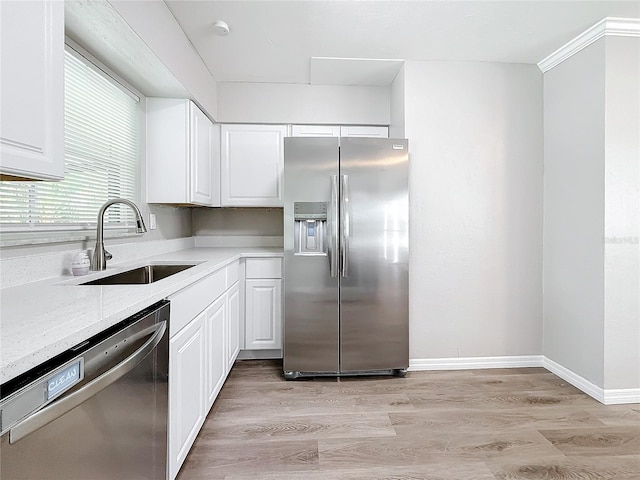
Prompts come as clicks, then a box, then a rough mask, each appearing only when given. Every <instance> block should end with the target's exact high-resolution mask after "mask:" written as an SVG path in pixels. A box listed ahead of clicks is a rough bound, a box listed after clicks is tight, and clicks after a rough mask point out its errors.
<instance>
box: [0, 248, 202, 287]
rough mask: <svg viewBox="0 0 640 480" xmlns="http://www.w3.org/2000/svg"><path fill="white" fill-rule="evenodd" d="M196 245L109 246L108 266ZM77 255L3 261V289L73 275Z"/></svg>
mask: <svg viewBox="0 0 640 480" xmlns="http://www.w3.org/2000/svg"><path fill="white" fill-rule="evenodd" d="M194 246H195V239H194V238H193V237H184V238H177V239H173V240H152V241H148V242H132V243H121V244H117V245H107V250H108V251H109V252H110V253H111V254H112V255H113V259H112V260H110V261H109V265H117V264H120V263H124V262H130V261H133V260H136V259H139V258H144V257H150V256H153V255H160V254H162V253H168V252H173V251H176V250H184V249H186V248H192V247H194ZM84 251H87V250H84ZM78 252H80V250H79V249H74V250H65V251H57V252H53V253H39V254H36V255H25V256H22V257H12V258H6V259H5V258H3V259H1V260H0V273H1V274H0V288H7V287H14V286H16V285H22V284H24V283H30V282H36V281H39V280H44V279H46V278H51V277H59V276H61V275H71V261H72V259H73V257H74V256H75V255H77V254H78Z"/></svg>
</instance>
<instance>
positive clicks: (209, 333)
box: [205, 295, 227, 411]
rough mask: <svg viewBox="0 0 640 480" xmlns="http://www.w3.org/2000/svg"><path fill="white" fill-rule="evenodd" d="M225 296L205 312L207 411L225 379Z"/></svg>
mask: <svg viewBox="0 0 640 480" xmlns="http://www.w3.org/2000/svg"><path fill="white" fill-rule="evenodd" d="M226 300H227V299H226V296H225V295H221V296H220V297H219V298H218V299H217V300H216V301H215V302H213V303H212V304H211V306H210V307H209V308H208V309H207V311H206V320H205V323H206V327H205V335H206V342H205V350H206V359H207V362H206V368H205V372H206V376H207V405H206V407H207V408H206V410H207V411H208V410H209V409H210V408H211V405H213V402H214V401H215V400H216V397H217V396H218V393H219V392H220V389H221V388H222V385H223V384H224V380H225V378H227V358H226V354H225V348H226V345H225V338H226V333H225V329H226V325H225V324H226V322H227V305H226Z"/></svg>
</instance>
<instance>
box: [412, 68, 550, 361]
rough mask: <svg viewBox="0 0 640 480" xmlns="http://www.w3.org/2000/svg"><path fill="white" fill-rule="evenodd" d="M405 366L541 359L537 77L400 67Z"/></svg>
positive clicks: (530, 71)
mask: <svg viewBox="0 0 640 480" xmlns="http://www.w3.org/2000/svg"><path fill="white" fill-rule="evenodd" d="M404 75H405V98H406V102H405V105H404V109H405V121H406V124H405V131H406V137H407V138H408V139H409V150H410V169H411V173H410V190H411V198H410V204H411V206H410V209H411V212H410V214H411V231H410V242H411V257H410V266H411V267H410V268H411V276H410V342H411V343H410V358H412V359H420V358H423V359H424V358H438V357H474V356H502V355H535V354H540V353H542V331H541V326H542V324H541V318H542V290H541V287H542V278H541V276H542V162H543V152H542V74H541V73H540V71H539V70H538V69H537V67H536V66H534V65H519V64H496V63H470V62H469V63H467V62H413V61H409V62H406V63H405V68H404Z"/></svg>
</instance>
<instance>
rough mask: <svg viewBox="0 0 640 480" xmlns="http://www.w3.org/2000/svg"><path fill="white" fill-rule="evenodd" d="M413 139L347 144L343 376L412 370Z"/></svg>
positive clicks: (343, 153) (343, 167) (343, 157)
mask: <svg viewBox="0 0 640 480" xmlns="http://www.w3.org/2000/svg"><path fill="white" fill-rule="evenodd" d="M407 152H408V144H407V140H404V139H402V140H399V139H371V138H365V139H362V138H343V139H342V141H341V145H340V175H341V177H342V182H341V187H342V188H341V192H340V193H341V203H342V204H343V210H344V211H343V212H341V214H342V217H341V218H342V222H341V225H342V229H341V230H342V235H343V236H346V238H342V241H341V244H343V245H346V246H347V248H348V251H347V252H342V262H341V267H342V275H341V278H340V282H341V287H340V288H341V290H340V325H341V365H340V369H341V371H342V372H353V371H368V370H388V369H405V368H407V367H408V365H409V322H408V318H409V312H408V309H409V305H408V298H409V278H408V276H409V192H408V167H409V162H408V153H407Z"/></svg>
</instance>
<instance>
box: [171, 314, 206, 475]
mask: <svg viewBox="0 0 640 480" xmlns="http://www.w3.org/2000/svg"><path fill="white" fill-rule="evenodd" d="M205 315H206V312H203V313H201V314H200V315H198V316H197V317H196V318H195V319H194V320H193V321H192V322H191V323H190V324H189V325H188V326H187V327H185V328H184V329H183V330H182V331H181V332H180V333H178V334H177V335H176V336H175V337H173V338H172V339H171V340H170V341H169V472H170V475H171V478H175V476H176V474H177V473H178V470H179V469H180V466H181V465H182V463H183V462H184V459H185V458H186V456H187V454H188V453H189V449H190V448H191V445H192V444H193V442H194V440H195V439H196V436H197V435H198V432H199V431H200V427H201V426H202V424H203V423H204V419H205V415H206V411H205V333H204V326H205V325H204V318H205Z"/></svg>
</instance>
